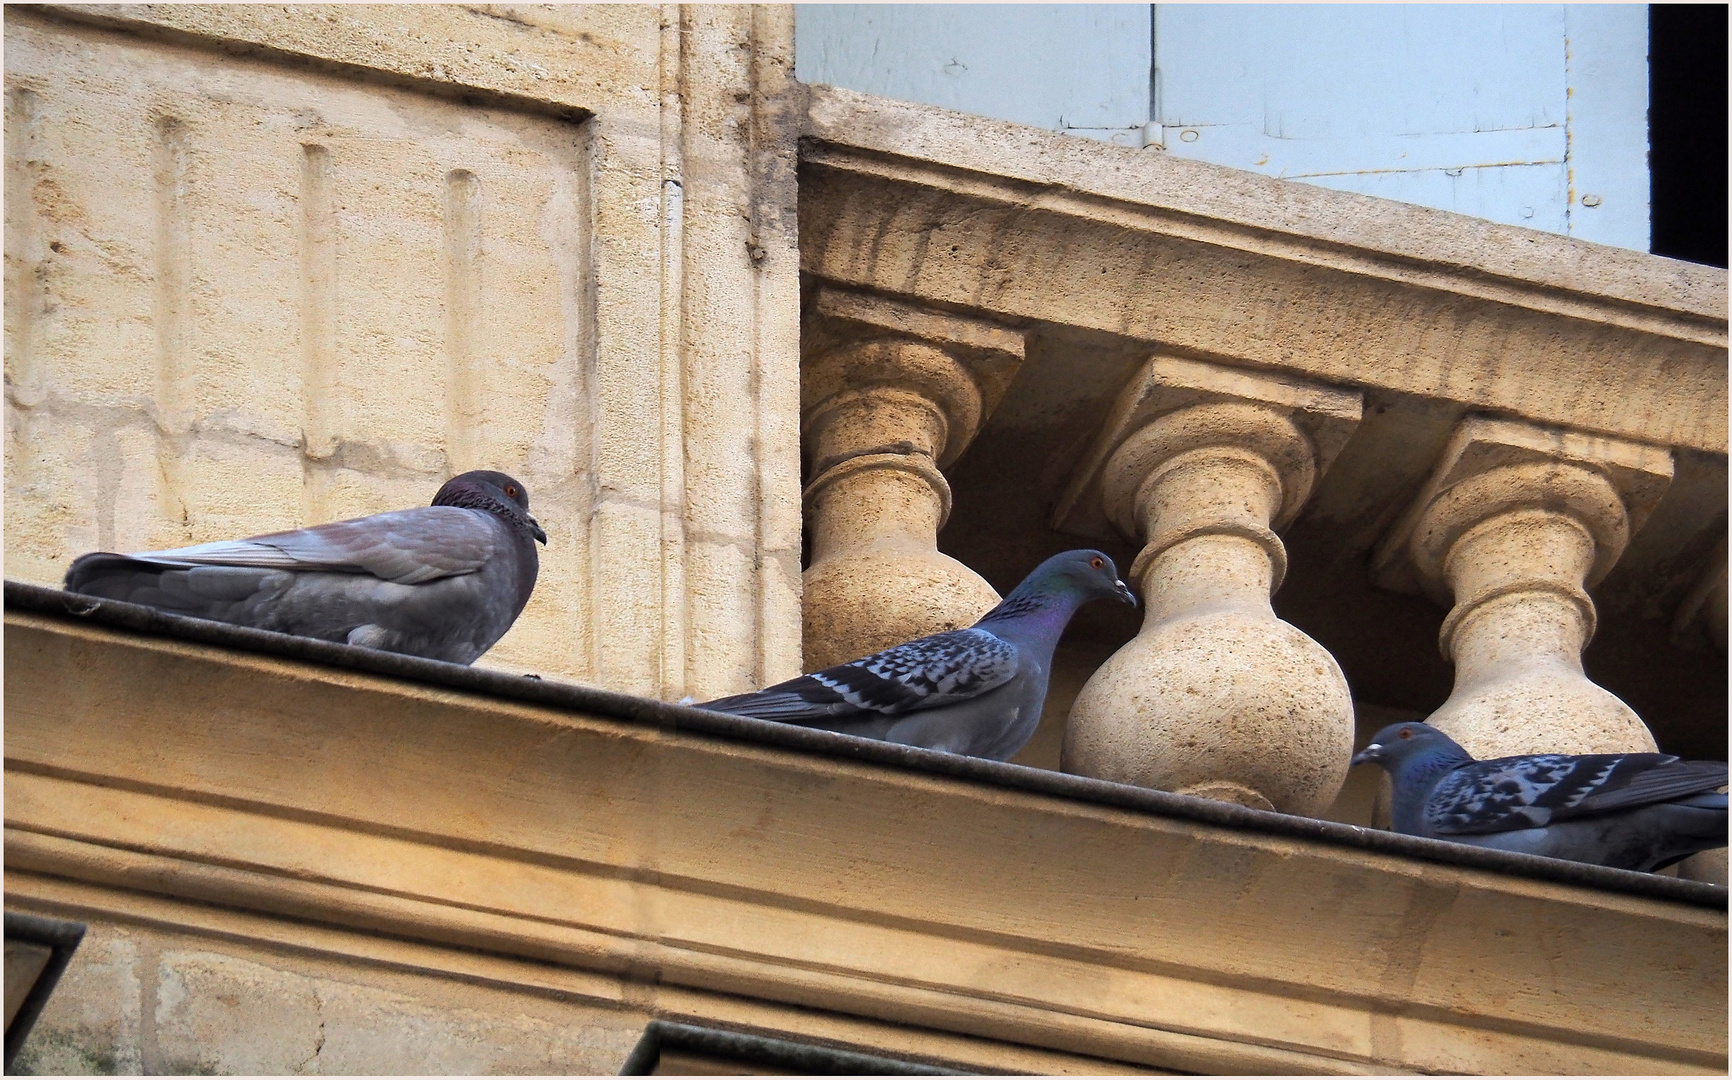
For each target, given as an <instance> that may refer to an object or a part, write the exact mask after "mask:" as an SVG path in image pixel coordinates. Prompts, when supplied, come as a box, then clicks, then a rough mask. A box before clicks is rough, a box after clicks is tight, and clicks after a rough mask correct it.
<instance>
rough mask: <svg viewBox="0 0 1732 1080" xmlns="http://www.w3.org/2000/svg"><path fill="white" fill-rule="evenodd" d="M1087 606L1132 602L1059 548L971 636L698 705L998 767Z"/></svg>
mask: <svg viewBox="0 0 1732 1080" xmlns="http://www.w3.org/2000/svg"><path fill="white" fill-rule="evenodd" d="M1090 600H1120V601H1123V602H1125V603H1127V604H1132V605H1134V604H1136V602H1137V601H1136V597H1134V596H1132V595H1131V591H1130V589H1129V588H1127V587H1126V586H1125V583H1124V582H1122V581H1120V580H1119V576H1118V570H1117V568H1115V567H1114V566H1113V561H1112V560H1111V559H1109V558H1107V557H1106V556H1105V555H1103V554H1102V553H1100V552H1098V551H1066V552H1064V553H1063V554H1059V555H1054V556H1053V557H1052V558H1050V559H1048V560H1046V561H1045V562H1043V563H1041V564H1040V565H1039V566H1037V567H1035V569H1034V572H1033V573H1031V574H1029V575H1028V577H1026V578H1024V579H1023V582H1022V584H1021V585H1018V586H1017V587H1016V589H1015V591H1013V592H1012V593H1011V594H1010V595H1009V596H1007V597H1005V598H1004V600H1003V601H1001V602H1000V603H999V605H998V606H997V607H995V608H993V609H992V610H991V611H989V612H987V613H986V614H985V615H983V616H981V619H980V621H979V622H977V623H975V624H974V625H973V626H971V627H969V628H968V629H966V630H948V631H945V632H944V633H942V634H933V635H931V636H930V637H923V638H917V639H915V640H914V641H910V642H906V643H904V644H902V645H897V646H895V647H894V648H890V649H885V650H884V651H883V652H878V653H873V654H872V655H871V656H868V657H865V658H863V659H860V660H854V661H850V662H849V663H846V664H838V665H837V666H835V667H832V668H825V669H824V670H823V671H817V672H813V673H812V674H810V675H802V676H800V677H799V678H797V679H790V680H789V681H787V682H784V683H778V684H777V685H775V686H772V687H769V688H768V689H765V690H759V691H757V692H756V693H752V694H739V695H736V696H734V697H725V698H719V699H717V700H715V701H709V702H704V703H703V704H700V705H699V706H698V708H700V709H713V710H715V711H716V712H725V713H733V714H735V715H737V716H753V717H757V718H758V719H760V720H779V721H781V722H783V723H787V724H800V725H803V726H805V727H815V728H823V729H824V730H826V731H838V732H842V733H843V734H847V735H862V736H865V737H867V738H871V739H884V740H887V741H889V742H895V743H902V744H904V745H907V746H923V747H926V748H927V749H930V750H944V751H948V752H950V753H952V754H969V755H972V756H974V757H984V758H996V759H998V760H1000V761H1003V760H1005V759H1006V758H1009V757H1010V756H1011V755H1012V754H1015V753H1016V752H1017V751H1018V750H1020V749H1022V747H1023V744H1024V743H1026V742H1028V740H1029V738H1030V737H1031V736H1032V735H1033V734H1034V729H1035V728H1036V727H1037V726H1038V725H1039V724H1040V714H1041V708H1042V706H1044V705H1045V704H1046V684H1047V677H1048V676H1049V674H1050V673H1051V670H1052V653H1053V649H1054V648H1056V647H1057V646H1058V639H1059V636H1060V635H1061V634H1063V633H1064V628H1065V626H1066V625H1068V624H1069V623H1070V618H1071V616H1072V615H1073V614H1075V612H1076V609H1077V608H1079V607H1081V606H1082V605H1083V604H1085V603H1087V602H1088V601H1090Z"/></svg>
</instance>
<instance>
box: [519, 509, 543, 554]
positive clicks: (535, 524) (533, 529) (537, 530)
mask: <svg viewBox="0 0 1732 1080" xmlns="http://www.w3.org/2000/svg"><path fill="white" fill-rule="evenodd" d="M523 520H525V521H527V522H529V535H531V536H533V537H535V538H536V539H537V540H539V541H541V543H542V546H544V547H545V546H546V545H547V533H546V532H545V531H544V530H543V529H542V527H541V522H539V521H537V520H535V515H533V514H529V513H525V514H524V515H523Z"/></svg>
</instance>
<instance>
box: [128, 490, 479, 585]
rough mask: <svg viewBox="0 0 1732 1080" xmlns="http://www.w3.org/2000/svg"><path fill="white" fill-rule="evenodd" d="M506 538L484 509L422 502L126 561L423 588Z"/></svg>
mask: <svg viewBox="0 0 1732 1080" xmlns="http://www.w3.org/2000/svg"><path fill="white" fill-rule="evenodd" d="M499 536H500V531H499V528H498V526H497V525H496V524H495V523H494V522H493V521H492V520H491V519H490V517H489V515H488V514H486V513H484V512H482V511H480V510H470V509H466V508H463V507H457V506H422V507H417V508H415V509H412V510H396V511H392V512H390V513H385V514H374V515H373V516H371V517H365V518H356V519H353V520H351V521H336V522H332V523H331V524H329V525H317V526H314V527H312V528H308V529H292V530H290V531H288V532H280V533H270V534H268V535H265V536H255V537H252V538H251V539H247V540H223V541H219V542H217V543H214V544H198V545H196V546H194V547H185V548H174V549H171V550H168V551H142V552H137V553H135V554H132V555H128V556H125V558H127V559H133V560H137V561H140V562H147V563H151V564H154V565H159V566H176V567H191V566H237V567H246V568H249V569H261V570H322V571H328V572H332V573H350V574H371V575H372V576H374V577H376V578H380V579H382V580H384V581H393V582H396V583H397V584H400V585H419V584H421V583H423V582H427V581H437V580H438V579H440V578H444V577H453V576H456V575H460V574H472V573H474V572H475V571H476V570H479V569H480V568H481V566H482V564H483V563H485V562H486V561H487V559H488V557H489V556H491V555H492V554H493V553H494V550H495V548H496V547H497V545H498V544H499ZM107 558H109V559H113V558H115V556H112V555H110V556H107Z"/></svg>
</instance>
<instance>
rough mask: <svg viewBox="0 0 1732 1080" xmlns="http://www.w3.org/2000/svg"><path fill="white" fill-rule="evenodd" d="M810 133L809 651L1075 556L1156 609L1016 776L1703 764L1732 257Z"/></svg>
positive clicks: (1097, 633) (856, 641)
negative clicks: (1608, 761)
mask: <svg viewBox="0 0 1732 1080" xmlns="http://www.w3.org/2000/svg"><path fill="white" fill-rule="evenodd" d="M800 153H801V164H800V170H801V171H800V251H801V268H802V292H803V296H804V298H805V301H804V303H805V316H804V333H803V354H804V355H803V361H802V364H803V390H804V395H803V402H802V405H803V409H804V410H805V411H804V435H805V444H806V449H807V460H806V466H807V488H806V491H807V500H808V501H807V526H808V538H809V542H810V556H811V563H810V568H809V569H808V570H807V602H806V612H807V615H806V648H807V658H808V660H809V663H810V664H817V663H821V662H826V661H830V660H835V659H842V658H844V657H845V656H851V655H857V654H858V653H859V652H860V651H862V650H864V649H867V648H871V647H876V646H878V645H881V644H884V643H887V642H889V641H893V640H900V639H901V638H903V637H906V636H908V635H909V634H910V633H912V632H915V631H919V632H931V631H934V630H937V629H940V628H944V627H949V626H954V625H964V624H966V623H968V622H970V621H972V619H973V618H974V617H975V616H977V615H978V614H980V613H981V612H982V611H984V610H985V608H986V607H987V606H988V605H990V604H991V603H992V602H993V600H994V598H995V596H996V593H995V592H994V591H993V590H997V591H998V592H1002V591H1004V590H1007V589H1009V588H1010V587H1011V586H1013V585H1014V584H1015V583H1016V581H1017V580H1018V578H1019V577H1020V575H1021V574H1022V573H1023V572H1024V571H1026V569H1027V568H1028V567H1030V566H1032V565H1034V564H1035V563H1036V562H1037V561H1038V560H1039V559H1040V558H1041V557H1043V556H1045V555H1046V554H1049V553H1051V552H1053V551H1056V550H1060V549H1062V548H1064V547H1068V546H1078V545H1079V544H1082V543H1088V544H1091V545H1096V546H1100V547H1102V548H1104V549H1105V550H1107V551H1108V552H1109V553H1110V554H1111V555H1113V557H1114V558H1115V560H1117V561H1118V563H1119V565H1120V568H1121V570H1124V571H1127V574H1128V577H1127V579H1129V578H1131V577H1134V578H1135V580H1136V584H1137V585H1138V587H1139V589H1140V591H1141V592H1142V593H1143V594H1144V595H1145V596H1146V597H1148V598H1149V601H1150V602H1149V603H1148V604H1147V605H1146V607H1145V612H1144V613H1142V614H1140V615H1139V614H1138V613H1133V612H1130V611H1128V610H1108V609H1106V608H1105V606H1104V605H1103V606H1098V607H1096V608H1089V609H1085V610H1084V611H1083V613H1082V614H1081V615H1080V616H1079V617H1078V619H1077V622H1076V624H1075V625H1074V628H1073V631H1072V633H1071V634H1070V635H1069V637H1068V638H1067V640H1066V642H1065V644H1064V645H1063V646H1062V647H1061V656H1060V659H1059V661H1058V663H1057V665H1055V675H1054V685H1053V692H1052V695H1051V697H1050V699H1049V701H1048V707H1047V715H1046V719H1045V721H1044V722H1043V724H1042V727H1041V729H1040V731H1039V733H1038V734H1037V735H1036V736H1035V739H1034V741H1033V742H1031V744H1030V745H1029V746H1028V747H1027V748H1026V749H1025V750H1024V751H1023V753H1022V755H1021V756H1020V757H1019V758H1018V759H1017V760H1019V761H1022V762H1026V763H1028V764H1035V765H1040V766H1043V767H1048V768H1057V767H1060V766H1062V767H1064V768H1066V769H1068V770H1071V771H1079V772H1082V773H1085V774H1088V775H1093V776H1099V777H1103V778H1107V779H1112V780H1120V781H1127V782H1132V783H1140V784H1146V785H1150V786H1156V787H1160V788H1165V789H1168V790H1180V791H1189V792H1193V793H1196V794H1205V795H1213V796H1214V797H1217V798H1225V799H1229V800H1232V801H1238V802H1242V803H1245V804H1247V805H1253V806H1261V807H1265V808H1267V807H1273V808H1275V809H1280V810H1286V811H1289V812H1296V813H1306V814H1327V815H1332V816H1336V817H1340V818H1343V819H1346V820H1358V821H1368V820H1369V819H1370V817H1371V812H1372V811H1371V801H1372V788H1371V787H1370V786H1368V781H1369V779H1370V778H1355V783H1354V784H1352V785H1350V786H1349V788H1348V790H1347V791H1346V792H1344V793H1343V794H1342V795H1341V796H1340V797H1339V799H1338V798H1337V795H1336V793H1337V791H1338V790H1339V789H1340V785H1341V782H1342V779H1343V777H1344V774H1345V772H1346V769H1345V764H1344V763H1345V759H1346V755H1347V753H1348V751H1349V749H1350V747H1351V745H1352V743H1353V741H1354V718H1355V715H1357V717H1358V722H1359V725H1360V728H1361V731H1360V736H1361V738H1363V737H1364V735H1366V734H1368V733H1369V732H1368V730H1366V729H1368V728H1369V729H1375V728H1376V727H1379V726H1381V725H1382V724H1383V723H1386V722H1389V721H1390V720H1391V719H1401V718H1419V717H1424V716H1433V717H1434V718H1435V719H1436V721H1437V722H1438V723H1439V724H1440V725H1441V726H1444V727H1445V728H1446V729H1448V730H1450V731H1451V732H1453V733H1454V734H1455V735H1456V736H1457V738H1458V739H1459V740H1460V741H1462V742H1463V743H1464V744H1465V745H1467V746H1468V747H1469V749H1471V750H1473V751H1475V752H1476V753H1478V754H1479V755H1480V756H1495V755H1496V754H1498V753H1516V752H1530V751H1536V750H1540V749H1550V750H1560V751H1574V752H1595V751H1613V750H1642V749H1651V748H1652V747H1653V746H1654V745H1655V744H1656V743H1658V744H1659V745H1660V746H1661V747H1663V748H1664V749H1666V750H1669V751H1673V752H1676V753H1680V754H1685V755H1696V756H1703V757H1713V758H1718V757H1723V756H1724V755H1725V744H1726V661H1725V641H1726V636H1725V634H1726V632H1725V619H1726V613H1725V595H1726V594H1725V584H1724V582H1725V572H1726V571H1725V536H1726V491H1727V472H1726V446H1727V396H1726V388H1727V369H1726V363H1727V358H1726V344H1727V336H1726V310H1727V309H1726V289H1727V277H1726V272H1725V271H1723V270H1719V269H1715V268H1711V267H1704V266H1698V265H1693V264H1686V263H1680V262H1676V261H1672V260H1668V259H1663V258H1658V257H1654V256H1649V255H1642V254H1638V253H1633V252H1629V251H1623V250H1617V249H1611V248H1605V247H1599V246H1596V245H1592V244H1585V243H1581V242H1577V241H1572V240H1569V239H1566V238H1563V237H1559V236H1553V235H1550V234H1545V233H1539V232H1534V231H1530V230H1524V229H1517V228H1510V227H1505V226H1500V225H1494V224H1491V223H1488V222H1485V221H1480V220H1475V219H1470V218H1465V217H1461V216H1457V215H1453V214H1448V213H1443V212H1439V211H1435V210H1430V209H1425V208H1420V207H1414V206H1407V205H1403V204H1397V203H1392V202H1388V201H1384V200H1378V199H1371V198H1366V197H1362V196H1357V195H1351V194H1346V193H1342V192H1335V191H1329V190H1323V189H1319V188H1313V187H1307V186H1305V185H1302V184H1295V183H1290V182H1281V181H1275V180H1269V179H1265V178H1263V177H1259V176H1255V175H1252V174H1248V173H1242V172H1237V171H1233V170H1228V169H1222V168H1218V167H1214V166H1210V165H1205V164H1201V163H1196V162H1190V161H1183V160H1175V159H1169V158H1165V157H1163V156H1162V155H1161V154H1160V153H1159V152H1158V151H1152V150H1151V151H1134V150H1129V149H1123V148H1118V147H1113V146H1107V145H1100V144H1094V143H1088V142H1083V141H1081V140H1076V139H1072V138H1069V137H1066V136H1062V135H1057V134H1052V133H1047V132H1043V131H1037V130H1033V129H1029V128H1022V127H1017V126H1013V125H1009V124H1001V123H997V122H993V121H987V120H982V119H978V118H973V117H966V116H961V115H959V114H955V113H949V112H946V111H943V110H939V109H933V108H928V107H924V106H916V105H908V104H902V103H896V102H888V101H884V100H881V99H874V98H870V97H867V96H865V95H860V94H856V93H852V92H849V91H843V90H838V89H831V88H826V87H815V88H813V89H812V91H811V98H810V103H809V111H808V115H807V120H806V124H805V127H804V129H803V134H802V140H801V151H800ZM849 470H854V471H855V479H853V480H851V481H848V482H849V483H852V484H853V485H854V487H853V488H852V489H851V490H852V491H853V492H854V498H853V499H852V500H838V499H836V498H834V494H833V493H834V491H835V490H836V486H837V485H836V478H837V477H838V476H839V475H840V474H843V473H845V472H847V471H849ZM970 568H971V569H970ZM886 575H892V576H901V577H906V578H908V579H910V580H912V579H915V578H917V579H918V580H919V581H920V586H919V588H918V589H910V590H902V591H900V592H899V593H896V592H895V591H894V590H889V589H886V588H885V587H884V586H882V585H881V584H879V582H881V581H882V580H883V579H884V577H885V576H886ZM893 593H895V594H894V595H893ZM1271 595H1272V598H1273V605H1272V607H1271V604H1270V599H1271ZM1139 619H1141V620H1142V624H1141V626H1140V627H1139ZM1709 872H1710V873H1712V872H1713V871H1709ZM1720 872H1721V873H1723V870H1722V871H1720ZM1722 880H1723V878H1722Z"/></svg>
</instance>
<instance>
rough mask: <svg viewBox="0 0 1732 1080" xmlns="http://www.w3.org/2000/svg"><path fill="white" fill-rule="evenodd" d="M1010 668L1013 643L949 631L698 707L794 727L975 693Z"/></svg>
mask: <svg viewBox="0 0 1732 1080" xmlns="http://www.w3.org/2000/svg"><path fill="white" fill-rule="evenodd" d="M1016 672H1017V653H1016V647H1015V646H1013V645H1011V644H1010V643H1009V642H1007V641H1005V640H1004V639H1003V638H1000V637H999V636H998V635H996V634H993V633H991V632H989V631H986V630H981V629H978V628H970V629H967V630H950V631H946V632H945V633H942V634H933V635H932V636H930V637H923V638H919V639H917V640H914V641H910V642H907V643H905V644H902V645H897V646H896V647H894V648H890V649H885V650H884V651H883V652H878V653H873V654H872V655H871V656H868V657H865V658H863V659H860V660H854V661H851V662H849V663H846V664H838V665H837V666H835V667H832V668H825V669H824V670H823V671H817V672H813V673H812V674H810V675H802V676H800V677H799V678H797V679H790V680H789V681H787V682H785V683H779V684H777V685H775V686H772V687H769V688H767V689H764V690H760V691H758V692H756V693H753V694H740V695H737V696H735V697H727V698H720V699H718V700H716V701H710V702H706V703H704V704H703V705H702V706H700V708H705V709H714V710H716V711H717V712H726V713H734V714H736V715H739V716H755V717H757V718H759V719H761V720H781V721H784V722H787V723H796V724H797V723H802V722H811V721H822V720H838V719H845V718H848V717H856V716H898V715H901V714H903V713H909V712H914V711H916V710H919V709H931V708H936V707H938V706H941V705H949V704H953V703H955V702H959V701H967V700H969V699H971V698H975V697H979V696H980V695H981V694H984V693H986V692H987V691H989V690H992V689H994V688H996V687H999V686H1002V685H1004V684H1005V683H1007V682H1009V681H1010V680H1011V679H1012V678H1014V677H1015V675H1016Z"/></svg>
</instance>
